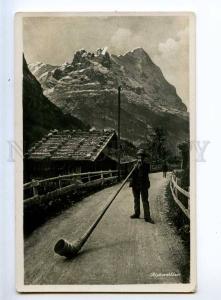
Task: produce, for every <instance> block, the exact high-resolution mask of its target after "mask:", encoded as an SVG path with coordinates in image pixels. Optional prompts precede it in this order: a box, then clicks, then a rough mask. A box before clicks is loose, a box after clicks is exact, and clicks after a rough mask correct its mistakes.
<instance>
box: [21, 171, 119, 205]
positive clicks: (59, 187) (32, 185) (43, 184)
mask: <svg viewBox="0 0 221 300" xmlns="http://www.w3.org/2000/svg"><path fill="white" fill-rule="evenodd" d="M117 178H118V171H117V170H108V171H96V172H87V173H79V174H76V173H73V174H68V175H62V176H56V177H52V178H46V179H42V180H35V179H33V180H32V181H31V182H28V183H25V184H24V186H23V187H24V203H27V202H30V201H32V200H36V199H37V198H39V199H42V198H43V197H47V198H50V197H55V196H59V195H61V194H64V193H67V192H70V191H72V190H74V189H79V188H82V187H91V186H93V185H96V184H104V183H105V182H108V181H111V180H114V179H117Z"/></svg>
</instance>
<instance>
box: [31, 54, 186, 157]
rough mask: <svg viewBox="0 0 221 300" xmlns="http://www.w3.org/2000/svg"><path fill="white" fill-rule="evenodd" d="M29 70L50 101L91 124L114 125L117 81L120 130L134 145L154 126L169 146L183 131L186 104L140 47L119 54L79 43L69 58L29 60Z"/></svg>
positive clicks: (146, 137)
mask: <svg viewBox="0 0 221 300" xmlns="http://www.w3.org/2000/svg"><path fill="white" fill-rule="evenodd" d="M30 70H31V72H33V74H34V75H35V76H36V77H37V78H38V80H39V82H40V83H41V85H42V88H43V90H44V95H46V96H47V97H48V99H49V100H50V101H51V102H53V103H54V104H55V105H57V106H58V107H60V108H61V110H62V111H63V112H65V113H67V112H68V113H70V114H71V115H72V116H74V117H77V118H79V119H81V120H82V121H83V122H87V123H89V124H90V125H91V126H94V127H96V128H97V129H102V128H108V127H111V128H115V129H116V128H117V87H118V86H119V85H121V87H122V92H121V133H122V137H123V138H125V139H128V140H130V141H132V142H133V143H134V144H135V145H140V144H143V143H145V142H148V141H149V140H150V139H151V134H153V132H154V128H156V127H159V126H160V127H163V128H164V129H165V131H166V133H167V136H168V145H169V147H170V148H171V149H172V150H173V151H175V148H176V144H177V143H179V142H181V141H183V140H184V139H186V137H187V136H188V134H189V121H188V120H189V116H188V112H187V108H186V106H185V105H184V103H183V102H182V100H181V99H180V97H179V96H178V95H177V93H176V89H175V87H174V86H172V85H171V84H170V83H168V82H167V81H166V79H165V78H164V76H163V73H162V72H161V70H160V68H159V67H158V66H156V65H155V64H154V62H153V61H152V60H151V58H150V57H149V55H148V54H147V53H146V52H145V51H144V50H143V49H142V48H138V49H135V50H133V51H130V52H128V53H126V54H125V55H119V56H116V55H110V54H109V53H108V52H107V51H106V50H105V49H98V50H97V51H96V52H95V53H91V52H87V51H86V50H84V49H81V50H79V51H77V52H76V53H75V54H74V57H73V60H72V62H71V63H68V62H66V63H64V64H63V65H61V66H51V65H46V64H43V63H38V64H31V65H30Z"/></svg>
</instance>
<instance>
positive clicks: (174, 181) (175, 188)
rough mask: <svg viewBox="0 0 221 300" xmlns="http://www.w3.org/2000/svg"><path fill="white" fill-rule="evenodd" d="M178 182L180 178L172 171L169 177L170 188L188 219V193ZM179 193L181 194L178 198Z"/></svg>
mask: <svg viewBox="0 0 221 300" xmlns="http://www.w3.org/2000/svg"><path fill="white" fill-rule="evenodd" d="M179 184H180V179H179V178H178V177H176V175H175V173H174V172H172V174H171V179H170V190H171V193H172V196H173V199H174V201H175V202H176V203H177V205H178V206H179V207H180V209H181V210H182V211H183V213H184V214H185V215H186V216H187V217H188V219H189V218H190V193H189V192H187V191H185V190H184V189H183V188H181V187H180V186H179ZM179 195H181V196H180V199H179ZM181 197H182V200H181Z"/></svg>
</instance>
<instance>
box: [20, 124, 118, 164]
mask: <svg viewBox="0 0 221 300" xmlns="http://www.w3.org/2000/svg"><path fill="white" fill-rule="evenodd" d="M114 135H115V131H114V130H104V131H75V130H63V131H58V130H56V129H55V130H52V131H50V133H49V134H47V135H46V136H45V137H43V138H42V139H41V140H40V141H39V142H37V143H36V144H35V145H34V146H33V147H32V148H31V149H30V150H29V151H28V152H27V154H26V158H28V159H36V160H42V159H46V158H47V159H51V160H64V159H65V160H81V161H82V160H91V161H94V160H96V158H97V157H98V155H99V154H100V153H101V152H102V150H103V149H104V148H105V147H106V145H107V144H108V142H109V141H110V140H111V139H112V137H113V136H114Z"/></svg>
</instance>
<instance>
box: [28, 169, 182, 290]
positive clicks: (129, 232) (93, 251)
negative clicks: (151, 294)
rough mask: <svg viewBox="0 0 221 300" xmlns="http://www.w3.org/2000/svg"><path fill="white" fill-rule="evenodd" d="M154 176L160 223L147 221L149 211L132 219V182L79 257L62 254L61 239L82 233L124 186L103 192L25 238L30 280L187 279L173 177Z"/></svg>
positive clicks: (154, 211) (154, 209) (154, 207)
mask: <svg viewBox="0 0 221 300" xmlns="http://www.w3.org/2000/svg"><path fill="white" fill-rule="evenodd" d="M150 180H151V188H150V197H149V201H150V209H151V216H152V219H153V220H154V224H150V223H146V222H144V219H143V215H141V218H140V219H134V220H131V219H130V218H129V216H130V215H131V214H132V213H133V198H132V193H131V189H130V188H129V187H128V184H127V185H126V186H125V187H124V188H123V190H122V191H121V192H120V194H119V195H118V197H117V198H116V199H115V200H114V202H113V203H112V205H111V206H110V208H109V209H108V211H107V212H106V214H105V216H104V217H103V219H102V220H101V222H100V223H99V225H98V226H97V228H96V229H95V231H94V233H93V234H92V236H91V237H90V238H89V240H88V241H87V243H86V244H85V245H84V247H83V248H82V250H81V252H80V253H79V255H78V256H77V257H76V258H75V259H73V260H67V259H65V258H63V257H60V256H58V255H56V254H55V253H54V251H53V247H54V245H55V243H56V241H57V240H58V239H60V238H65V239H67V240H69V241H71V240H75V239H76V238H78V237H80V236H81V235H82V233H84V232H85V230H86V229H87V227H88V226H89V225H90V224H91V223H92V222H93V221H94V219H95V218H96V216H97V215H98V213H99V211H101V210H102V208H103V206H104V205H105V203H106V201H107V199H108V196H110V194H111V193H113V191H115V190H116V188H117V187H118V186H119V185H115V186H112V187H109V188H106V189H104V190H102V191H99V192H97V193H96V194H93V195H91V196H89V197H87V198H85V199H84V200H82V201H81V202H78V203H76V204H75V205H74V206H73V207H71V208H70V209H68V210H66V211H65V212H63V213H62V214H61V215H59V216H58V217H56V218H53V219H51V220H49V221H48V222H47V223H46V224H44V225H43V226H41V227H40V228H38V229H36V230H35V231H34V232H33V233H32V235H31V236H29V237H28V238H27V239H26V240H25V245H24V253H25V257H24V258H25V284H130V283H179V282H182V280H183V269H184V266H185V264H186V261H187V255H186V253H185V249H184V247H183V244H182V241H181V239H180V237H179V236H177V235H176V231H175V229H174V228H173V225H172V224H171V223H170V222H169V221H168V219H167V216H166V211H167V209H168V208H167V199H166V196H165V189H166V186H167V183H168V179H164V178H163V177H162V173H155V174H151V175H150ZM141 207H142V206H141Z"/></svg>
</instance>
